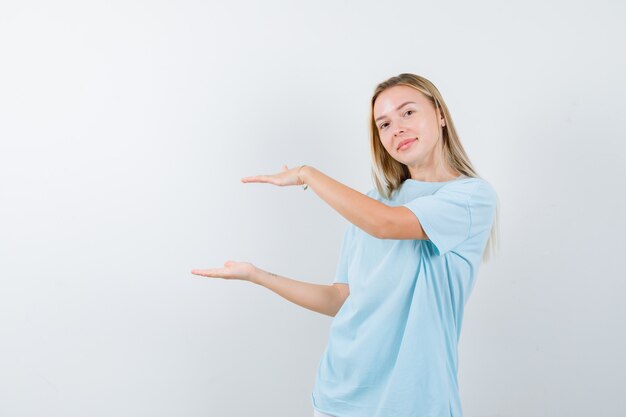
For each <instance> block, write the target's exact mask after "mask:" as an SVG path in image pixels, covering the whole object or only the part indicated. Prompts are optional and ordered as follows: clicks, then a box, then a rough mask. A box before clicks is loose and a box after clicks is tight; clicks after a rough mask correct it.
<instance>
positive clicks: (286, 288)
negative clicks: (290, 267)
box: [251, 269, 350, 317]
mask: <svg viewBox="0 0 626 417" xmlns="http://www.w3.org/2000/svg"><path fill="white" fill-rule="evenodd" d="M251 282H254V283H255V284H259V285H261V286H263V287H265V288H267V289H269V290H271V291H273V292H275V293H276V294H278V295H280V296H281V297H283V298H284V299H286V300H288V301H291V302H292V303H294V304H297V305H299V306H301V307H304V308H306V309H309V310H312V311H315V312H317V313H322V314H325V315H327V316H331V317H334V316H335V314H337V312H338V311H339V309H340V308H341V306H342V305H343V303H344V302H345V301H346V298H347V297H348V295H349V294H350V290H349V287H348V285H347V284H333V285H321V284H312V283H309V282H303V281H296V280H294V279H290V278H286V277H282V276H280V275H276V274H274V273H271V272H267V271H263V270H261V269H259V272H258V274H256V276H255V277H254V278H253V279H252V280H251Z"/></svg>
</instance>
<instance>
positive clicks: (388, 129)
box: [192, 74, 497, 417]
mask: <svg viewBox="0 0 626 417" xmlns="http://www.w3.org/2000/svg"><path fill="white" fill-rule="evenodd" d="M370 120H371V123H370V124H371V135H370V136H371V137H370V141H371V143H370V145H371V151H372V163H373V176H374V181H375V184H376V187H375V188H373V189H372V190H370V191H369V192H368V193H367V194H361V193H360V192H358V191H356V190H353V189H351V188H349V187H347V186H345V185H343V184H341V183H339V182H337V181H335V180H333V179H332V178H330V177H328V176H326V175H325V174H323V173H322V172H320V171H318V170H316V169H315V168H313V167H310V166H306V165H303V166H301V167H298V168H293V169H289V168H288V167H287V166H284V167H283V170H282V172H280V173H278V174H274V175H261V176H254V177H247V178H243V179H242V181H243V182H265V183H271V184H275V185H278V186H288V185H303V186H304V187H305V189H306V188H307V187H310V188H311V189H313V191H314V192H315V193H316V194H317V195H318V196H319V197H320V198H322V199H323V200H324V201H326V202H327V203H328V204H329V205H330V206H331V207H332V208H333V209H335V210H336V211H337V212H339V214H341V215H342V216H344V217H345V218H346V219H348V221H349V222H350V224H349V225H348V227H347V228H346V230H345V233H344V237H343V242H342V246H341V253H340V258H339V264H338V268H337V272H336V275H335V278H334V281H333V283H332V285H318V284H311V283H306V282H301V281H296V280H292V279H289V278H285V277H281V276H278V275H276V274H273V273H271V272H267V271H263V270H261V269H259V268H257V267H256V266H254V265H252V264H250V263H247V262H235V261H227V262H226V263H225V264H224V267H223V268H217V269H203V270H193V271H192V273H194V274H197V275H202V276H206V277H220V278H227V279H242V280H247V281H250V282H253V283H255V284H259V285H262V286H264V287H266V288H268V289H270V290H272V291H274V292H275V293H277V294H279V295H280V296H282V297H284V298H286V299H287V300H289V301H292V302H294V303H296V304H298V305H300V306H302V307H305V308H308V309H310V310H313V311H317V312H320V313H323V314H327V315H330V316H334V319H333V322H332V325H331V329H330V335H329V340H328V345H327V347H326V349H325V351H324V354H323V356H322V358H321V360H320V362H319V366H318V370H317V378H316V381H315V386H314V389H313V392H312V395H311V397H312V403H313V408H314V414H315V415H316V416H333V417H409V416H411V417H413V416H414V417H421V416H432V417H449V416H451V417H461V415H462V411H461V401H460V397H459V388H458V383H457V369H458V356H457V345H458V341H459V337H460V332H461V323H462V319H463V310H464V306H465V303H466V302H467V300H468V297H469V295H470V292H471V290H472V287H473V285H474V281H475V279H476V273H477V271H478V267H479V265H480V263H481V260H482V259H487V258H488V256H489V253H490V252H491V251H492V250H493V249H494V248H495V245H494V244H495V238H496V236H497V234H496V231H497V226H495V223H496V222H495V219H496V213H497V196H496V193H495V191H494V189H493V188H492V187H491V186H490V184H489V183H488V182H486V181H485V180H483V179H481V178H479V177H478V175H477V173H476V171H475V170H474V168H473V167H472V164H471V163H470V160H469V158H468V157H467V155H466V153H465V150H464V149H463V146H462V145H461V142H460V141H459V138H458V135H457V133H456V130H455V128H454V124H453V123H452V118H451V117H450V112H449V111H448V108H447V106H446V104H445V102H444V101H443V98H442V97H441V94H440V93H439V91H438V90H437V88H436V87H435V86H434V85H433V84H432V83H431V82H430V81H428V80H427V79H425V78H423V77H420V76H417V75H414V74H400V75H399V76H396V77H392V78H390V79H388V80H386V81H384V82H382V83H381V84H379V85H378V86H377V87H376V89H375V91H374V95H373V97H372V101H371V117H370ZM488 243H489V244H488Z"/></svg>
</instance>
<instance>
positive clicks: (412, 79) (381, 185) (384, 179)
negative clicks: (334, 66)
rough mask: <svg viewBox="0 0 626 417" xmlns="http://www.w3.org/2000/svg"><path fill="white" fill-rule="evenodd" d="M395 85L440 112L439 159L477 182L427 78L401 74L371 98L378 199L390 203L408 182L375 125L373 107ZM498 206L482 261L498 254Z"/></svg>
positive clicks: (406, 172)
mask: <svg viewBox="0 0 626 417" xmlns="http://www.w3.org/2000/svg"><path fill="white" fill-rule="evenodd" d="M397 85H404V86H407V87H411V88H414V89H416V90H418V91H419V92H421V93H422V94H424V96H426V98H428V100H429V101H430V102H431V104H432V105H433V107H434V108H435V111H436V109H440V111H441V113H442V115H443V118H444V120H445V122H446V123H445V126H443V127H442V128H441V129H442V145H441V146H442V147H443V152H442V156H443V158H444V160H445V161H447V162H448V164H450V166H451V167H453V168H454V169H456V170H457V171H459V172H461V173H462V174H465V175H467V176H468V177H473V178H480V176H479V175H478V173H477V172H476V170H475V169H474V166H473V165H472V163H471V161H470V159H469V157H468V156H467V153H465V149H464V148H463V145H462V144H461V141H460V139H459V135H458V134H457V132H456V128H455V127H454V122H453V121H452V116H451V115H450V111H449V110H448V106H446V103H445V101H444V100H443V97H442V96H441V93H439V90H437V87H435V85H434V84H433V83H431V82H430V81H428V80H427V79H426V78H424V77H421V76H419V75H415V74H407V73H404V74H400V75H398V76H395V77H391V78H389V79H388V80H386V81H383V82H382V83H380V84H378V86H376V89H375V90H374V94H373V95H372V101H371V107H370V147H371V157H372V177H373V179H374V183H375V184H376V188H377V189H378V192H379V193H380V195H382V196H384V197H385V198H387V199H389V198H390V197H391V194H392V193H393V192H394V191H395V190H396V189H398V188H399V187H400V186H401V185H402V183H403V182H404V181H405V180H406V179H408V178H411V173H410V172H409V168H408V167H407V166H406V165H405V164H403V163H401V162H398V161H396V160H395V159H393V158H392V157H391V155H389V153H388V152H387V150H386V149H385V148H384V147H383V145H382V142H381V141H380V136H379V134H378V128H377V126H376V122H375V121H374V103H375V102H376V99H377V98H378V96H379V95H380V93H382V92H383V91H385V90H386V89H388V88H391V87H395V86H397ZM499 207H500V203H499V202H498V203H497V204H496V213H495V218H494V222H493V225H492V227H491V233H490V236H489V240H488V241H487V245H486V246H485V251H484V252H483V260H484V261H487V260H489V259H490V258H491V257H492V256H493V255H495V254H496V252H497V250H498V243H499V211H500V208H499Z"/></svg>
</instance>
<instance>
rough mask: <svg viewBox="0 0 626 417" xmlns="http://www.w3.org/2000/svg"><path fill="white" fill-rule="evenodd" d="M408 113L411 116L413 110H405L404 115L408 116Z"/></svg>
mask: <svg viewBox="0 0 626 417" xmlns="http://www.w3.org/2000/svg"><path fill="white" fill-rule="evenodd" d="M409 113H411V114H413V113H415V112H414V111H413V110H407V111H406V112H404V114H409Z"/></svg>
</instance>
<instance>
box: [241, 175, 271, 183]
mask: <svg viewBox="0 0 626 417" xmlns="http://www.w3.org/2000/svg"><path fill="white" fill-rule="evenodd" d="M241 182H271V180H270V178H269V176H268V175H255V176H252V177H244V178H242V179H241Z"/></svg>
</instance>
